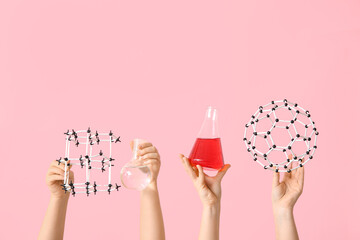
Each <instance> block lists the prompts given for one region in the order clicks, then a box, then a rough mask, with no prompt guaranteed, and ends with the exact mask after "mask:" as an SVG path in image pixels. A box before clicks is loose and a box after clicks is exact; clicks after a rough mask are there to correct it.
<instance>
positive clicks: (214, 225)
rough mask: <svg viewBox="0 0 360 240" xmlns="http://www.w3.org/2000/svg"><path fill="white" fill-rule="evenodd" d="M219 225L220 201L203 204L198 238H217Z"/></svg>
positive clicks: (209, 239) (201, 239)
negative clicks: (209, 204)
mask: <svg viewBox="0 0 360 240" xmlns="http://www.w3.org/2000/svg"><path fill="white" fill-rule="evenodd" d="M219 225H220V203H218V204H215V205H211V206H204V207H203V212H202V219H201V226H200V233H199V240H218V239H219Z"/></svg>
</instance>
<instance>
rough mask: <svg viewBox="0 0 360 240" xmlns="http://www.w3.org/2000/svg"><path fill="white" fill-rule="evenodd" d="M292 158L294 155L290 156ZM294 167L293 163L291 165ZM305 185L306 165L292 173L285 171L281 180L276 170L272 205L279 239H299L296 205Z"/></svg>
mask: <svg viewBox="0 0 360 240" xmlns="http://www.w3.org/2000/svg"><path fill="white" fill-rule="evenodd" d="M289 158H290V159H291V158H292V156H289ZM289 167H290V168H292V163H291V164H290V166H289ZM303 187H304V167H299V168H297V169H295V170H293V171H291V172H290V173H284V175H283V178H282V180H281V181H280V173H277V172H274V176H273V183H272V206H273V213H274V220H275V232H276V239H277V240H298V239H299V235H298V232H297V230H296V225H295V219H294V214H293V210H294V206H295V203H296V201H297V200H298V198H299V197H300V195H301V193H302V191H303Z"/></svg>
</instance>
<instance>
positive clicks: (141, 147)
mask: <svg viewBox="0 0 360 240" xmlns="http://www.w3.org/2000/svg"><path fill="white" fill-rule="evenodd" d="M151 146H152V143H150V142H143V143H140V144H139V145H138V148H139V149H144V148H148V147H151Z"/></svg>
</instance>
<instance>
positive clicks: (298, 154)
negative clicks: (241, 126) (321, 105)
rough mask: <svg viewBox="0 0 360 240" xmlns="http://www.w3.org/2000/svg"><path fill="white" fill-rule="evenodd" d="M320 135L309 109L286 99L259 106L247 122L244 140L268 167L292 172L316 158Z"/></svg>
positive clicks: (255, 157)
mask: <svg viewBox="0 0 360 240" xmlns="http://www.w3.org/2000/svg"><path fill="white" fill-rule="evenodd" d="M318 135H319V132H318V130H317V129H316V127H315V122H314V121H313V120H312V118H311V115H310V113H309V111H307V110H305V109H304V108H302V107H300V106H299V105H298V104H297V103H292V102H289V101H288V100H286V99H284V100H279V101H271V102H270V103H268V104H266V105H264V106H260V107H259V108H258V110H257V111H256V112H255V113H254V115H252V116H251V118H250V120H249V122H248V123H246V125H245V132H244V138H243V141H244V143H245V146H246V149H247V151H248V152H249V153H250V154H251V156H252V158H253V160H254V161H256V162H258V163H259V164H260V165H261V166H262V167H263V168H264V169H270V170H272V171H276V172H291V171H292V170H294V169H297V168H299V167H303V166H304V165H305V164H306V163H307V162H308V161H310V160H311V159H313V156H314V154H315V150H316V149H317V137H318Z"/></svg>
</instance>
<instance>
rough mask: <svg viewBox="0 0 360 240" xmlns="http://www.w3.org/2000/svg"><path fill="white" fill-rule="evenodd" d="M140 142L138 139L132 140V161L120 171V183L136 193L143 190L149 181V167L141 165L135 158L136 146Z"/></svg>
mask: <svg viewBox="0 0 360 240" xmlns="http://www.w3.org/2000/svg"><path fill="white" fill-rule="evenodd" d="M141 142H142V141H141V140H140V139H134V141H133V143H134V145H133V156H132V159H131V160H130V162H128V163H127V164H125V166H124V167H123V168H122V169H121V182H122V184H123V185H124V187H126V188H128V189H134V190H138V191H141V190H143V189H145V188H146V187H147V186H148V185H149V183H150V180H151V171H150V169H149V167H148V166H145V165H142V163H141V161H139V159H138V157H137V150H138V145H139V144H140V143H141Z"/></svg>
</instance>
